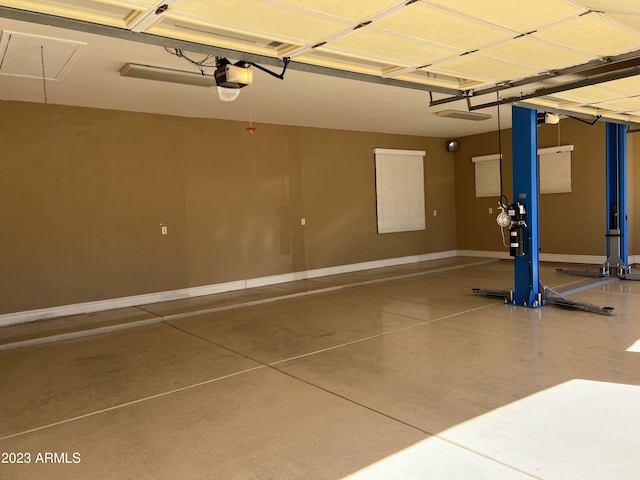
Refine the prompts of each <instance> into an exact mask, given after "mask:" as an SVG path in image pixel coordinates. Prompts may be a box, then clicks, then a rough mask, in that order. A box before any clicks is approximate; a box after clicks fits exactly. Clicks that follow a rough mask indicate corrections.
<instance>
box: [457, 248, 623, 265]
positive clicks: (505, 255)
mask: <svg viewBox="0 0 640 480" xmlns="http://www.w3.org/2000/svg"><path fill="white" fill-rule="evenodd" d="M458 256H459V257H481V258H499V259H502V260H509V259H511V258H512V257H510V256H509V252H506V251H504V252H499V251H487V250H458ZM606 260H607V257H605V256H604V255H602V256H600V255H570V254H564V253H541V254H540V261H541V262H554V263H582V264H586V265H602V264H603V263H604V262H605V261H606ZM629 261H630V262H631V260H629Z"/></svg>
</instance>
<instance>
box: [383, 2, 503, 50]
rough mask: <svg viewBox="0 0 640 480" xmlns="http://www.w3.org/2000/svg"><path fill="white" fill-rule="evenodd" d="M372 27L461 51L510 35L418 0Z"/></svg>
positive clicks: (497, 40) (488, 43)
mask: <svg viewBox="0 0 640 480" xmlns="http://www.w3.org/2000/svg"><path fill="white" fill-rule="evenodd" d="M375 27H376V28H379V29H382V30H388V31H391V32H395V33H398V34H401V35H408V36H412V37H415V38H419V39H421V40H425V41H427V42H432V43H434V44H436V45H442V46H446V47H450V48H456V49H460V50H463V51H470V50H475V49H478V48H480V47H482V46H485V45H490V44H493V43H496V42H499V41H504V40H506V39H508V38H510V37H511V36H512V33H511V32H509V31H508V30H505V29H502V28H499V27H494V26H491V25H487V24H484V23H479V22H474V21H472V20H471V19H469V18H466V17H463V16H461V15H456V14H454V13H451V12H448V11H445V10H442V9H440V8H435V7H431V6H427V5H423V4H421V3H415V4H412V5H410V6H409V7H407V8H405V9H403V10H401V11H399V12H397V13H395V14H394V15H392V16H390V17H387V18H383V19H382V20H380V21H378V22H375Z"/></svg>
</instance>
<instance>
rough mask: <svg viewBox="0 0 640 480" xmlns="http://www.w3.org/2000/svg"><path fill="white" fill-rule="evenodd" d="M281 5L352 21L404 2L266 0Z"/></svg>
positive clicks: (378, 0)
mask: <svg viewBox="0 0 640 480" xmlns="http://www.w3.org/2000/svg"><path fill="white" fill-rule="evenodd" d="M268 1H270V2H271V3H275V4H280V5H283V6H288V7H293V8H300V9H304V10H308V11H312V12H316V13H321V14H324V15H329V16H331V17H336V18H342V19H345V20H349V21H351V22H354V23H360V22H362V21H365V20H368V19H370V18H371V17H373V16H374V15H377V14H378V13H380V12H383V11H385V10H388V9H389V8H392V7H394V6H396V5H398V4H400V5H402V4H404V3H406V1H405V2H398V0H369V1H367V2H354V1H350V2H345V1H344V0H268Z"/></svg>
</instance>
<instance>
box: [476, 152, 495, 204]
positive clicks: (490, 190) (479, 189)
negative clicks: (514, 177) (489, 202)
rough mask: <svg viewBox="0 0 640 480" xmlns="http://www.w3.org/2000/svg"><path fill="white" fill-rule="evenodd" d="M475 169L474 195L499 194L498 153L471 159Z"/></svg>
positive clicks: (491, 195) (490, 195)
mask: <svg viewBox="0 0 640 480" xmlns="http://www.w3.org/2000/svg"><path fill="white" fill-rule="evenodd" d="M471 161H472V162H473V165H474V166H475V170H476V197H499V196H500V154H498V153H496V154H493V155H483V156H481V157H473V158H472V159H471Z"/></svg>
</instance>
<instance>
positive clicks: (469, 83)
mask: <svg viewBox="0 0 640 480" xmlns="http://www.w3.org/2000/svg"><path fill="white" fill-rule="evenodd" d="M165 3H166V7H165V6H164V5H165ZM0 5H1V6H4V7H10V8H14V9H20V10H26V11H31V12H38V13H42V14H46V15H52V16H56V17H64V18H69V19H74V20H80V21H83V22H89V23H92V24H98V25H106V26H110V27H117V28H119V29H126V30H130V31H134V32H138V31H140V32H141V34H142V35H144V34H149V35H154V36H159V37H164V38H168V39H176V40H181V41H185V42H193V43H196V44H201V45H207V46H212V47H219V48H226V49H230V50H236V51H239V52H246V53H247V54H255V55H263V56H267V57H272V58H280V59H282V58H284V57H290V58H291V60H292V61H295V62H298V63H301V64H306V65H309V66H310V67H314V66H317V67H324V68H329V69H334V70H339V71H346V72H354V73H359V74H366V75H370V76H374V77H380V78H389V79H397V80H400V81H405V82H411V83H415V84H419V85H423V86H424V87H425V89H428V88H429V86H432V87H434V89H435V88H436V87H442V88H448V89H452V90H455V91H459V92H461V93H463V92H473V91H482V90H483V89H489V88H492V87H494V86H496V85H505V89H506V88H507V87H508V86H509V85H512V84H519V85H523V84H525V83H527V79H537V78H544V77H545V76H547V77H548V78H549V81H551V82H553V83H554V85H557V84H558V83H562V82H563V79H564V80H566V83H567V85H570V80H571V79H576V77H575V75H578V77H577V78H579V79H585V78H586V79H588V78H590V76H591V75H592V73H593V72H591V71H592V70H593V69H594V67H597V66H598V65H599V64H601V65H603V66H606V65H607V64H608V63H609V62H610V59H611V58H616V57H617V56H621V55H626V54H631V57H630V58H629V59H628V60H627V62H626V63H625V64H624V68H635V67H637V66H638V65H640V6H638V5H634V4H633V2H628V1H626V0H606V1H605V0H582V1H574V0H537V1H536V2H522V1H520V0H494V1H492V2H469V1H468V0H428V1H427V0H417V1H416V0H404V1H398V0H367V1H365V0H354V1H349V2H345V1H342V0H243V1H231V0H226V1H211V0H165V1H162V0H159V1H158V0H0ZM635 53H637V55H635ZM123 60H124V61H127V59H123ZM581 66H584V70H586V72H585V73H582V74H580V72H579V71H580V67H581ZM574 67H575V69H576V74H574V76H573V77H569V76H567V77H566V78H564V77H562V76H558V74H557V72H558V71H563V70H567V69H571V68H574ZM621 68H622V67H621ZM638 73H640V72H638ZM594 78H595V76H594ZM623 80H625V79H623ZM623 80H614V81H612V82H606V81H604V82H602V84H600V85H593V86H583V87H582V88H578V89H576V90H571V91H569V92H560V93H554V94H550V95H544V96H542V97H539V98H529V99H528V100H527V102H528V103H532V104H538V105H540V106H545V107H549V108H551V107H552V106H555V108H558V109H561V108H562V109H564V110H572V109H573V110H574V111H575V112H579V113H585V112H590V114H592V115H594V116H595V115H598V116H605V117H606V116H607V115H609V116H611V118H614V116H615V118H617V119H620V118H623V119H627V120H628V121H629V122H635V123H637V122H640V117H639V116H638V112H640V105H638V98H637V97H638V95H640V92H639V91H638V88H636V83H637V82H636V80H637V79H636V78H634V77H633V78H631V79H630V80H629V79H626V80H628V81H623ZM594 82H597V79H596V80H595V81H594ZM616 82H617V83H616ZM608 84H615V86H614V87H610V86H609V85H608ZM548 85H549V84H548V83H545V82H538V81H536V82H533V81H531V85H530V86H529V87H527V88H528V89H527V90H526V91H527V92H528V93H530V92H531V91H533V90H534V89H536V88H543V87H544V86H548ZM520 90H521V91H525V88H524V87H520ZM625 99H629V100H628V101H625ZM536 102H537V103H536Z"/></svg>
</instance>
